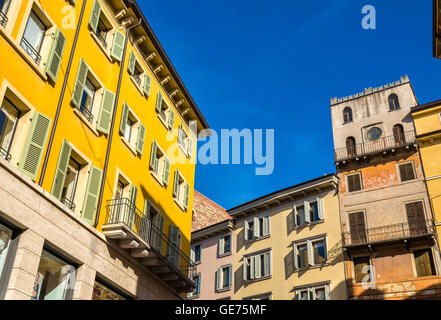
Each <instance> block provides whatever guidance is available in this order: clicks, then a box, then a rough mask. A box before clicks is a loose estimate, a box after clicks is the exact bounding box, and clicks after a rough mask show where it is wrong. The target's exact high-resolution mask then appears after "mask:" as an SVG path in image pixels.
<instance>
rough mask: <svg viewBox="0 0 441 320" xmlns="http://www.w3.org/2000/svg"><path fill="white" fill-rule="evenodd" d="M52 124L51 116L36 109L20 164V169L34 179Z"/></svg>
mask: <svg viewBox="0 0 441 320" xmlns="http://www.w3.org/2000/svg"><path fill="white" fill-rule="evenodd" d="M50 125H51V119H50V118H48V117H46V116H45V115H43V114H41V113H39V112H37V111H35V113H34V116H33V117H32V122H31V128H30V129H29V133H28V136H27V138H26V142H25V146H24V149H23V153H22V156H21V159H20V164H19V169H20V170H21V171H22V172H23V173H24V174H25V175H27V176H28V177H29V178H31V179H32V180H34V181H35V179H36V178H37V174H38V169H39V168H40V162H41V158H42V157H43V151H44V147H45V146H46V140H47V136H48V134H49V129H50Z"/></svg>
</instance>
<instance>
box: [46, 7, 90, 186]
mask: <svg viewBox="0 0 441 320" xmlns="http://www.w3.org/2000/svg"><path fill="white" fill-rule="evenodd" d="M86 3H87V0H84V1H83V6H82V8H81V14H80V19H79V20H78V25H77V30H76V32H75V38H74V42H73V46H72V50H71V51H70V57H69V63H68V64H67V69H66V75H65V76H64V82H63V88H62V89H61V94H60V99H59V100H58V106H57V112H56V113H55V119H54V124H53V126H52V130H51V135H50V137H49V144H48V147H47V151H46V154H45V156H44V162H43V168H42V170H41V175H40V180H39V181H38V185H39V186H42V185H43V180H44V176H45V174H46V169H47V163H48V161H49V155H50V153H51V149H52V143H53V142H54V136H55V130H56V129H57V124H58V118H59V117H60V111H61V105H62V103H63V100H64V94H65V93H66V87H67V80H68V78H69V74H70V69H71V67H72V61H73V56H74V53H75V48H76V47H77V42H78V36H79V33H80V28H81V23H82V22H83V16H84V9H85V8H86Z"/></svg>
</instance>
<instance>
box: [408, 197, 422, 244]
mask: <svg viewBox="0 0 441 320" xmlns="http://www.w3.org/2000/svg"><path fill="white" fill-rule="evenodd" d="M406 213H407V222H408V224H409V234H410V235H411V236H417V235H421V234H427V225H426V217H425V215H424V207H423V202H422V201H417V202H411V203H406Z"/></svg>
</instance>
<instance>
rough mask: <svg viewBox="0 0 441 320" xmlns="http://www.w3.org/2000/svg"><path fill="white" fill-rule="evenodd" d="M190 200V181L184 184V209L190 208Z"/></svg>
mask: <svg viewBox="0 0 441 320" xmlns="http://www.w3.org/2000/svg"><path fill="white" fill-rule="evenodd" d="M189 201H190V186H189V184H188V183H185V185H184V209H185V210H187V209H188V204H189Z"/></svg>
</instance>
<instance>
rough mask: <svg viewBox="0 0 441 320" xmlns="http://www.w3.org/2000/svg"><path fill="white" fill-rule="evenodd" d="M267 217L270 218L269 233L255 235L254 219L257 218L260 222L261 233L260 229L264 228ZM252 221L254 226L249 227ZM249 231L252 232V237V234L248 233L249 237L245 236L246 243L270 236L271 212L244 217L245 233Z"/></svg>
mask: <svg viewBox="0 0 441 320" xmlns="http://www.w3.org/2000/svg"><path fill="white" fill-rule="evenodd" d="M265 218H267V219H268V234H266V235H259V236H258V237H255V236H254V219H257V220H258V222H259V233H260V229H261V228H262V230H263V219H265ZM261 219H262V220H261ZM250 223H252V224H253V227H252V228H250V227H249V225H250ZM249 232H251V233H252V237H251V238H250V236H249V235H248V239H247V238H245V243H251V242H255V241H259V240H263V239H267V238H270V237H271V214H270V213H263V214H259V215H256V216H253V217H250V218H247V219H244V233H249Z"/></svg>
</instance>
